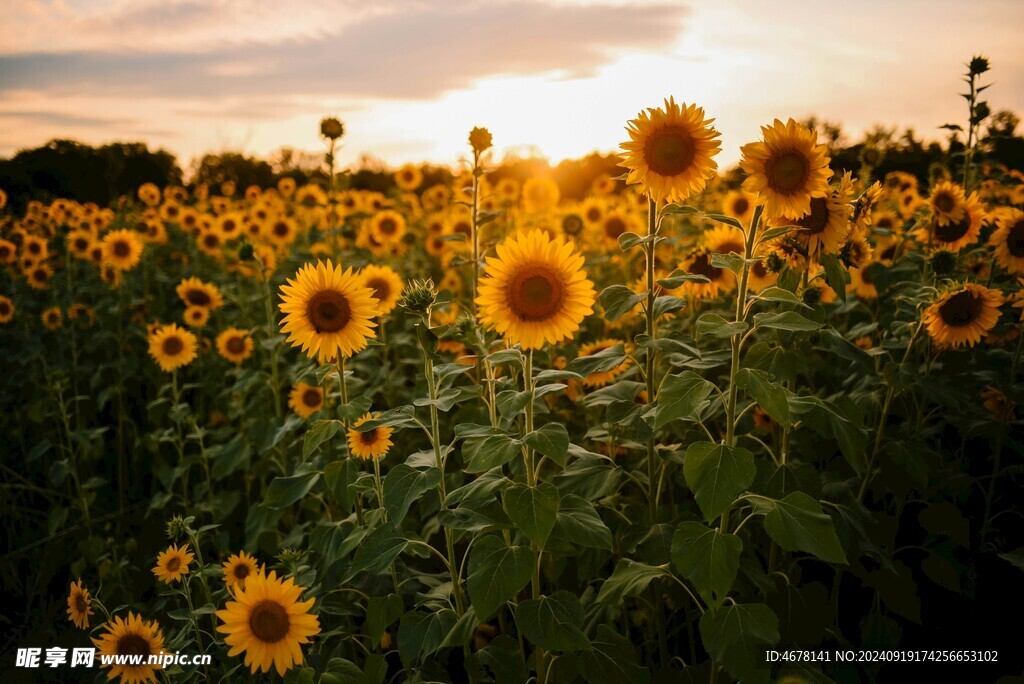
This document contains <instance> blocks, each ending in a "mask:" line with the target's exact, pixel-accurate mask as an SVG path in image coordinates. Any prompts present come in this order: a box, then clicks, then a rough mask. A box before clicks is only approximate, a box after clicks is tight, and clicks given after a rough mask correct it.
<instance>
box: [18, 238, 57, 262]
mask: <svg viewBox="0 0 1024 684" xmlns="http://www.w3.org/2000/svg"><path fill="white" fill-rule="evenodd" d="M21 251H22V254H24V255H25V256H29V257H32V260H33V261H42V260H44V259H46V257H48V256H49V255H50V246H49V244H48V243H47V242H46V240H44V239H43V238H41V237H39V236H38V235H26V236H25V239H24V241H23V242H22V243H21Z"/></svg>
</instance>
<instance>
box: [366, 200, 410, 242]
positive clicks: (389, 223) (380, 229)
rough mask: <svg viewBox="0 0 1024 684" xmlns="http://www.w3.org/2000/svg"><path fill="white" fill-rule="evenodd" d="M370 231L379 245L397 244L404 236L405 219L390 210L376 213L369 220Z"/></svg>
mask: <svg viewBox="0 0 1024 684" xmlns="http://www.w3.org/2000/svg"><path fill="white" fill-rule="evenodd" d="M370 231H371V233H372V234H373V238H374V240H376V241H377V242H378V243H380V244H381V245H394V244H397V243H399V242H401V241H402V237H404V236H405V218H404V217H403V216H402V215H401V214H399V213H398V212H397V211H392V210H391V209H386V210H384V211H380V212H377V213H376V214H374V215H373V218H372V219H371V220H370Z"/></svg>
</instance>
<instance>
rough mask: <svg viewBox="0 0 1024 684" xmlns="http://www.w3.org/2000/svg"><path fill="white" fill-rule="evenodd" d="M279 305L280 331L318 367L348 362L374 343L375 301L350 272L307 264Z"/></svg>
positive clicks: (284, 289)
mask: <svg viewBox="0 0 1024 684" xmlns="http://www.w3.org/2000/svg"><path fill="white" fill-rule="evenodd" d="M281 299H282V302H281V304H280V308H281V311H282V312H283V313H284V314H285V318H284V320H283V321H282V324H281V330H282V331H283V332H285V333H288V341H289V342H291V343H292V345H293V346H297V347H301V348H302V351H304V352H306V353H307V354H308V355H309V356H310V358H315V359H317V360H318V361H319V362H320V363H328V362H330V361H334V360H335V359H336V358H337V357H338V354H341V355H342V356H345V357H349V356H352V355H353V354H355V353H357V352H359V351H361V350H363V349H364V348H366V342H367V339H369V338H373V337H376V335H375V334H374V332H373V328H375V327H376V326H377V324H376V323H375V322H374V321H373V317H374V316H376V315H377V299H376V298H375V297H374V296H373V290H371V289H370V288H368V287H366V286H365V285H363V283H362V282H361V280H360V279H359V276H358V275H356V274H355V273H354V272H353V270H352V268H351V267H350V268H348V269H346V270H345V271H342V270H341V266H335V265H334V264H332V263H331V261H330V260H328V261H327V263H326V264H324V262H322V261H318V262H317V263H316V265H315V266H314V265H313V264H306V265H305V266H303V267H302V268H300V269H299V271H298V273H296V275H295V279H294V280H293V279H288V284H286V285H282V286H281Z"/></svg>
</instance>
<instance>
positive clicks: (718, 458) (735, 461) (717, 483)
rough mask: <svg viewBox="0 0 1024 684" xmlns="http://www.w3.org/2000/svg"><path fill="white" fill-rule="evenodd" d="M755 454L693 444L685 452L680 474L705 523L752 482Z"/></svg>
mask: <svg viewBox="0 0 1024 684" xmlns="http://www.w3.org/2000/svg"><path fill="white" fill-rule="evenodd" d="M755 474H756V468H755V466H754V455H753V454H752V453H750V452H749V451H747V450H746V449H744V448H742V447H730V446H726V445H725V444H715V443H714V442H694V443H693V444H691V445H690V447H689V448H688V449H687V450H686V462H685V463H684V464H683V475H684V476H685V477H686V484H687V485H688V486H689V487H690V489H691V490H693V496H694V498H695V499H697V505H698V506H700V510H701V512H702V513H704V519H705V520H707V521H708V522H710V521H712V520H714V519H715V518H717V517H718V516H719V515H721V514H722V511H724V510H725V509H726V508H727V507H728V506H729V504H731V503H732V502H733V500H734V499H735V498H736V497H737V496H738V495H739V494H740V492H742V491H743V490H744V489H746V488H747V487H749V486H750V483H751V482H753V481H754V475H755Z"/></svg>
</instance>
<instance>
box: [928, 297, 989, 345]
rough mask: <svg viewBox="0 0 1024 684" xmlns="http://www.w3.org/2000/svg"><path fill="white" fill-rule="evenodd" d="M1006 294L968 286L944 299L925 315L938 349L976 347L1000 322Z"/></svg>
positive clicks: (941, 298)
mask: <svg viewBox="0 0 1024 684" xmlns="http://www.w3.org/2000/svg"><path fill="white" fill-rule="evenodd" d="M1003 301H1004V298H1003V293H1002V292H1000V291H999V290H993V289H989V288H987V287H984V286H982V285H978V284H977V283H965V284H963V285H961V286H959V287H957V288H955V289H952V290H950V291H948V292H946V293H945V294H943V295H941V296H940V297H939V298H938V299H937V300H936V301H935V302H934V303H933V304H932V305H931V306H929V307H928V308H927V309H926V310H925V312H924V317H923V320H924V324H925V326H927V328H928V334H929V335H931V337H932V340H933V341H934V342H935V344H936V345H938V346H939V347H954V348H955V347H962V346H964V345H967V346H969V347H973V346H974V345H975V344H977V343H978V342H979V341H980V340H981V338H982V335H984V334H985V333H987V332H988V331H989V330H991V329H992V328H993V327H994V326H995V324H996V321H998V320H999V307H1000V305H1001V304H1002V303H1003Z"/></svg>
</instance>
